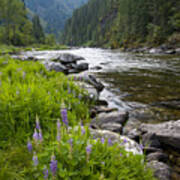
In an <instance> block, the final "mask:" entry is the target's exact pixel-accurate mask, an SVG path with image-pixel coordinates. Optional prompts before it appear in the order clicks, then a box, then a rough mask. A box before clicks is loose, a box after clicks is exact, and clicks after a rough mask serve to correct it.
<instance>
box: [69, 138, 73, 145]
mask: <svg viewBox="0 0 180 180" xmlns="http://www.w3.org/2000/svg"><path fill="white" fill-rule="evenodd" d="M68 143H69V144H70V145H71V146H73V139H72V138H71V139H69V140H68Z"/></svg>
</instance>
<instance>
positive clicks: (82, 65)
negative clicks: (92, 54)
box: [75, 63, 89, 72]
mask: <svg viewBox="0 0 180 180" xmlns="http://www.w3.org/2000/svg"><path fill="white" fill-rule="evenodd" d="M75 69H77V70H78V71H79V72H81V71H86V70H88V69H89V64H88V63H80V64H77V65H76V67H75Z"/></svg>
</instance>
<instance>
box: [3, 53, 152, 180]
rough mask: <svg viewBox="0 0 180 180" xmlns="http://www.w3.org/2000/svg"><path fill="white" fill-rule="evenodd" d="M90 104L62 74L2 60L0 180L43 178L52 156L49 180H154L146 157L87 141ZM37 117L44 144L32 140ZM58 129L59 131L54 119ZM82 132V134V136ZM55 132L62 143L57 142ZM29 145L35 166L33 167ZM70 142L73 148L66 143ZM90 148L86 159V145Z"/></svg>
mask: <svg viewBox="0 0 180 180" xmlns="http://www.w3.org/2000/svg"><path fill="white" fill-rule="evenodd" d="M91 105H92V103H91V102H90V101H89V100H88V99H87V92H85V91H84V90H82V89H80V88H79V87H77V86H76V85H74V83H73V81H72V80H68V79H67V77H66V76H65V75H63V74H62V73H57V72H54V71H52V72H48V71H47V70H46V69H45V68H44V66H43V65H41V64H39V63H37V62H21V61H19V60H13V59H11V58H10V57H9V56H4V57H1V58H0V107H1V108H0V180H41V179H44V175H43V169H44V168H45V167H47V168H48V169H49V171H50V161H51V156H52V155H55V157H56V159H57V161H58V163H57V164H58V169H57V172H56V176H52V173H51V172H49V177H48V179H49V180H51V179H52V180H55V179H56V180H57V179H58V180H59V179H65V180H116V179H118V180H142V179H143V180H153V179H154V178H153V175H152V172H151V170H149V169H146V167H145V163H143V160H144V157H143V156H140V155H136V156H135V155H133V154H131V153H127V152H126V151H125V150H124V149H123V148H122V147H119V146H118V145H117V144H114V145H112V146H110V145H108V142H107V140H105V143H101V141H100V140H97V141H96V140H94V139H93V137H91V135H90V133H89V130H88V127H86V126H83V127H82V126H79V123H80V122H83V123H84V124H86V123H88V122H89V121H90V118H89V108H90V106H91ZM62 106H63V108H64V107H66V108H67V112H68V114H67V115H68V121H69V127H71V128H67V127H65V125H63V123H62V118H61V113H60V110H61V108H62ZM37 117H38V118H39V121H40V126H41V130H42V134H43V141H42V142H40V141H38V142H37V141H35V140H33V138H32V136H33V132H34V129H35V124H36V119H37ZM58 119H60V121H61V129H59V130H58V129H57V126H56V123H57V120H58ZM82 128H84V129H85V134H84V133H83V132H82ZM57 132H59V133H60V135H61V140H60V141H57V140H56V135H57ZM28 139H29V141H30V142H31V143H32V145H33V152H36V154H37V157H38V161H39V163H38V165H37V166H34V165H33V161H32V158H33V152H28V150H27V147H26V146H27V142H28ZM70 139H72V141H73V143H72V146H71V144H70V143H69V140H70ZM89 144H91V145H92V151H91V153H90V154H89V155H88V154H87V152H86V147H87V146H88V145H89Z"/></svg>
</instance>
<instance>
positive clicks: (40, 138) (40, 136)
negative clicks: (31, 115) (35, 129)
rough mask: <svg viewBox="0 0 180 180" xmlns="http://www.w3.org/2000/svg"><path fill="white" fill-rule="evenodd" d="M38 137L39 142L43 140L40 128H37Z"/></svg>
mask: <svg viewBox="0 0 180 180" xmlns="http://www.w3.org/2000/svg"><path fill="white" fill-rule="evenodd" d="M38 139H39V141H40V142H42V141H43V136H42V131H41V129H39V135H38Z"/></svg>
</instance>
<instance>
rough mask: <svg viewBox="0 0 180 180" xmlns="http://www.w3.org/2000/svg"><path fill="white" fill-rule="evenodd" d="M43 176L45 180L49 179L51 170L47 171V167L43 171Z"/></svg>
mask: <svg viewBox="0 0 180 180" xmlns="http://www.w3.org/2000/svg"><path fill="white" fill-rule="evenodd" d="M43 174H44V179H48V176H49V170H48V169H47V167H45V168H44V169H43Z"/></svg>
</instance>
